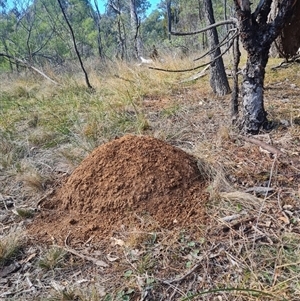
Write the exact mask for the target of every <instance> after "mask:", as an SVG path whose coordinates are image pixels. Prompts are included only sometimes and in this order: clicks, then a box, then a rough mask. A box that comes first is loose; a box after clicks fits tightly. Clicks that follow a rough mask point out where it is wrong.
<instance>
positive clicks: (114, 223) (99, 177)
mask: <svg viewBox="0 0 300 301" xmlns="http://www.w3.org/2000/svg"><path fill="white" fill-rule="evenodd" d="M205 187H206V182H205V179H204V177H203V175H202V174H201V173H200V171H199V169H198V166H197V160H196V159H195V158H194V157H192V156H191V155H189V154H187V153H185V152H184V151H182V150H180V149H178V148H175V147H173V146H171V145H168V144H167V143H165V142H163V141H161V140H158V139H155V138H152V137H148V136H134V135H126V136H124V137H122V138H118V139H115V140H113V141H111V142H109V143H106V144H104V145H102V146H100V147H98V148H96V149H95V150H94V151H93V152H92V153H91V154H90V155H89V156H88V157H87V158H86V159H84V160H83V161H82V163H81V164H80V165H79V166H78V167H77V169H75V170H74V172H73V173H72V175H71V176H70V177H69V178H68V179H67V180H66V182H65V183H63V185H62V186H61V187H60V188H59V189H58V190H57V191H56V192H55V193H54V195H53V196H52V197H51V198H49V199H47V200H46V201H44V202H43V203H42V205H41V212H40V214H39V215H38V216H37V217H36V218H35V220H34V221H33V222H32V224H31V225H30V226H29V229H28V231H29V233H30V234H31V237H32V239H37V240H40V241H44V242H56V243H63V242H64V241H65V240H66V239H67V238H68V243H69V244H72V245H74V244H78V243H85V242H86V241H91V240H92V241H93V242H97V241H101V240H103V239H106V238H110V237H112V236H113V235H115V234H116V233H117V232H118V231H119V230H120V229H130V228H139V229H141V228H145V227H146V228H147V227H148V228H149V227H151V228H152V229H154V228H156V227H158V228H160V227H162V228H164V229H173V228H175V227H184V228H190V227H195V226H197V225H200V224H203V223H204V222H205V219H206V215H205V204H206V202H207V199H208V194H207V193H206V192H205Z"/></svg>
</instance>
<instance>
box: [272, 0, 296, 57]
mask: <svg viewBox="0 0 300 301" xmlns="http://www.w3.org/2000/svg"><path fill="white" fill-rule="evenodd" d="M280 2H282V0H281V1H280V0H275V1H274V2H273V3H272V7H271V12H270V15H269V22H272V21H274V19H275V17H276V15H277V13H278V7H279V3H280ZM299 16H300V1H297V2H296V4H295V8H294V13H293V15H292V16H291V18H289V20H288V22H287V24H286V25H285V27H284V28H283V30H282V31H281V32H280V34H279V36H278V38H277V39H276V40H275V41H274V43H273V44H272V46H271V55H272V56H273V57H277V56H279V57H284V58H286V59H289V58H291V57H293V56H295V55H297V52H298V49H299V47H300V30H299V28H300V17H299Z"/></svg>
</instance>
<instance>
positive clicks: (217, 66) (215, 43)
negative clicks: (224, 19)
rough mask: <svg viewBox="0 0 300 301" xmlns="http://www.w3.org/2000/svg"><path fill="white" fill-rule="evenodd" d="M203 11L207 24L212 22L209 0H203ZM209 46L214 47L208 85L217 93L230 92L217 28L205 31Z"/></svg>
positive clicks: (213, 20) (224, 93)
mask: <svg viewBox="0 0 300 301" xmlns="http://www.w3.org/2000/svg"><path fill="white" fill-rule="evenodd" d="M204 3H205V13H206V19H207V23H208V24H207V25H210V24H214V23H216V22H215V18H214V12H213V7H212V2H211V0H205V2H204ZM207 33H208V40H209V43H210V48H211V49H215V51H213V52H212V54H211V60H212V64H211V65H210V86H211V88H212V89H213V91H214V93H216V94H217V95H226V94H228V93H230V87H229V83H228V80H227V76H226V72H225V67H224V62H223V58H222V56H221V50H220V47H219V37H218V32H217V29H216V28H215V27H214V28H212V29H211V30H209V31H207ZM217 57H218V58H217Z"/></svg>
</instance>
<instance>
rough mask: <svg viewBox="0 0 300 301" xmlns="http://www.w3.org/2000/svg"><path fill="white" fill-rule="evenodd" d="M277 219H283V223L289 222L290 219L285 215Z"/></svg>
mask: <svg viewBox="0 0 300 301" xmlns="http://www.w3.org/2000/svg"><path fill="white" fill-rule="evenodd" d="M278 219H279V220H281V221H283V222H284V223H285V224H289V223H290V220H289V219H288V218H287V217H285V216H280V217H279V218H278Z"/></svg>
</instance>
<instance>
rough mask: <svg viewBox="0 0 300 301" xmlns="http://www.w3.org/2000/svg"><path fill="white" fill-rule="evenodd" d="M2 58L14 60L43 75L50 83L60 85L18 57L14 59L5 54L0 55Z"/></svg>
mask: <svg viewBox="0 0 300 301" xmlns="http://www.w3.org/2000/svg"><path fill="white" fill-rule="evenodd" d="M0 56H3V57H5V58H7V59H9V60H14V61H15V62H18V63H21V64H22V65H23V66H24V67H26V68H29V69H32V70H33V71H35V72H37V73H38V74H40V75H42V76H43V77H45V78H46V79H48V80H49V81H51V82H52V83H53V84H55V85H58V82H56V81H55V80H53V79H51V78H50V77H49V76H47V75H46V74H45V73H44V72H42V71H41V70H39V69H37V68H35V67H34V66H32V65H31V64H29V63H28V62H26V61H24V60H21V59H19V58H17V57H14V56H12V55H9V54H5V53H0Z"/></svg>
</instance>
